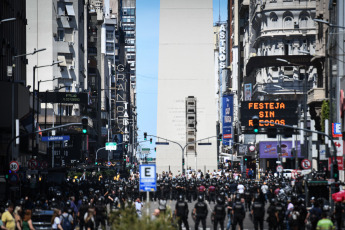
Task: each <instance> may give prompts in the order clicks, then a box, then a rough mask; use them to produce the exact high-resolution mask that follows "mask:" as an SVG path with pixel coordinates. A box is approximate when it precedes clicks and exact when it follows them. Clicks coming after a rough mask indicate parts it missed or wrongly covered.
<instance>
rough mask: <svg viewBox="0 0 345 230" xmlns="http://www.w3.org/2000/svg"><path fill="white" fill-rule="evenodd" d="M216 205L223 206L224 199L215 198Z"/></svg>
mask: <svg viewBox="0 0 345 230" xmlns="http://www.w3.org/2000/svg"><path fill="white" fill-rule="evenodd" d="M217 204H219V205H221V204H224V199H223V198H222V197H220V196H218V197H217Z"/></svg>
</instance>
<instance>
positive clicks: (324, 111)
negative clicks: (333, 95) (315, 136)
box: [321, 100, 329, 132]
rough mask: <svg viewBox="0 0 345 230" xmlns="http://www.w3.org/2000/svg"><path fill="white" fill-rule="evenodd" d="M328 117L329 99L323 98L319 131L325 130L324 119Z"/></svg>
mask: <svg viewBox="0 0 345 230" xmlns="http://www.w3.org/2000/svg"><path fill="white" fill-rule="evenodd" d="M326 119H329V101H328V100H324V101H323V102H322V106H321V131H322V132H325V120H326Z"/></svg>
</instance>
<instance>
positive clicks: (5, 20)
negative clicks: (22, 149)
mask: <svg viewBox="0 0 345 230" xmlns="http://www.w3.org/2000/svg"><path fill="white" fill-rule="evenodd" d="M13 20H16V18H9V19H3V20H1V22H7V21H13ZM1 22H0V24H1ZM44 50H46V49H45V48H43V49H36V48H35V49H34V51H33V52H31V53H26V54H20V55H16V56H13V57H12V68H13V67H15V63H14V62H15V59H16V58H18V57H23V56H27V55H34V54H36V53H38V52H41V51H44ZM12 72H13V71H12ZM12 76H13V78H12V79H13V80H12V84H11V87H12V97H11V98H12V102H11V104H12V122H11V123H12V135H11V136H12V138H13V137H14V136H15V127H16V125H15V117H14V113H15V105H14V104H15V95H14V83H15V82H14V79H15V77H14V74H13V73H12ZM18 140H19V139H18ZM14 144H15V143H14V142H13V143H12V154H13V152H14ZM17 144H18V143H17Z"/></svg>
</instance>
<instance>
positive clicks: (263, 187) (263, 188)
mask: <svg viewBox="0 0 345 230" xmlns="http://www.w3.org/2000/svg"><path fill="white" fill-rule="evenodd" d="M261 191H262V193H263V194H264V196H265V201H267V192H268V186H267V184H266V182H264V184H263V185H262V186H261Z"/></svg>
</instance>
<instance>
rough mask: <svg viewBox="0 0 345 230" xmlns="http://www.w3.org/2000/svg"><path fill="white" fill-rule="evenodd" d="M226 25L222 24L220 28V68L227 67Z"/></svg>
mask: <svg viewBox="0 0 345 230" xmlns="http://www.w3.org/2000/svg"><path fill="white" fill-rule="evenodd" d="M225 39H226V25H225V24H222V25H220V28H219V68H220V69H225V68H226V40H225Z"/></svg>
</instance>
